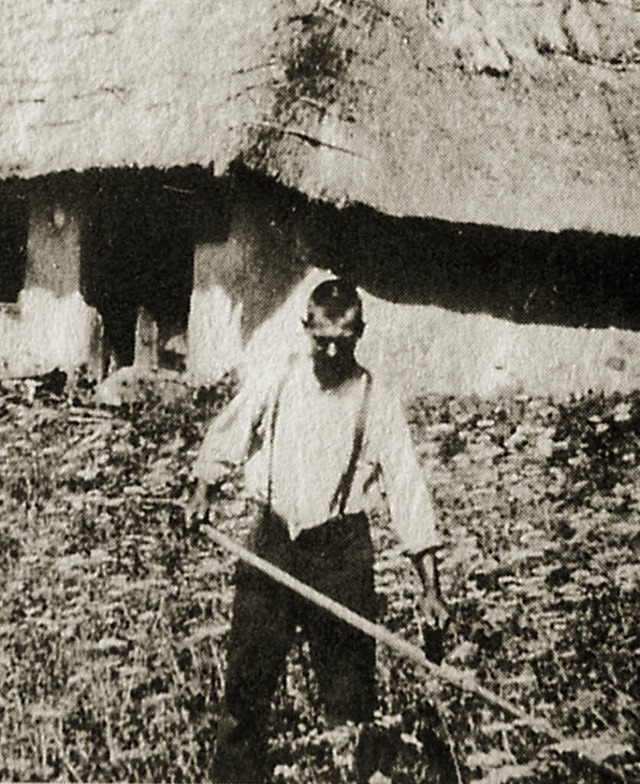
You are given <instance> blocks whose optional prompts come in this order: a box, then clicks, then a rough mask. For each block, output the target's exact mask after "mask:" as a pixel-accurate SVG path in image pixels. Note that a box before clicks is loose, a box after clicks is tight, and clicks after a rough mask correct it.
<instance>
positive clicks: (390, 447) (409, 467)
mask: <svg viewBox="0 0 640 784" xmlns="http://www.w3.org/2000/svg"><path fill="white" fill-rule="evenodd" d="M375 400H376V402H375V405H374V406H373V407H372V409H373V410H372V412H371V414H372V416H373V417H374V421H373V422H372V427H371V432H372V435H373V436H374V439H373V440H374V444H372V446H373V447H374V449H375V451H376V452H377V456H378V461H379V464H380V468H381V472H382V481H383V486H384V491H385V494H386V497H387V503H388V505H389V513H390V515H391V522H392V525H393V527H394V529H395V531H396V533H397V534H398V536H399V538H400V540H401V542H402V544H403V545H404V547H405V549H406V550H407V552H409V553H411V554H416V553H421V552H423V551H425V550H431V549H436V548H438V547H440V546H441V544H442V543H441V540H440V537H439V536H438V532H437V528H436V514H435V509H434V506H433V500H432V498H431V492H430V490H429V488H428V486H427V483H426V479H425V475H424V469H423V468H422V466H421V465H420V463H419V461H418V457H417V455H416V450H415V447H414V445H413V440H412V438H411V432H410V430H409V426H408V424H407V421H406V419H405V416H404V412H403V410H402V407H401V405H400V403H399V401H398V399H397V398H396V397H395V396H394V395H392V394H389V393H384V392H383V393H382V394H377V395H376V396H375Z"/></svg>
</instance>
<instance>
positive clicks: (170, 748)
mask: <svg viewBox="0 0 640 784" xmlns="http://www.w3.org/2000/svg"><path fill="white" fill-rule="evenodd" d="M58 381H59V380H58ZM56 387H57V388H56ZM141 392H142V402H140V403H137V404H129V405H125V406H121V407H120V408H117V409H106V408H101V407H99V406H97V405H96V404H95V403H94V402H93V397H92V391H91V389H90V388H89V387H88V386H86V385H83V384H82V383H77V382H76V383H73V384H68V385H67V387H66V389H62V387H61V384H59V383H56V379H55V377H54V378H53V379H49V380H48V383H47V384H44V385H42V384H39V383H37V382H19V383H18V382H13V383H9V382H6V383H4V385H3V387H2V389H1V391H0V433H1V437H0V444H1V446H0V455H1V457H2V471H1V472H0V509H1V515H0V591H1V594H0V595H1V596H2V602H1V603H0V779H2V780H7V779H10V780H23V781H27V780H31V781H33V780H42V781H44V780H64V781H74V780H76V781H80V780H82V781H89V780H94V781H98V780H99V781H114V780H127V781H143V780H144V781H149V780H154V781H201V780H203V779H206V777H207V772H208V766H209V764H210V761H211V750H212V744H213V742H214V738H215V728H216V716H217V713H218V705H219V700H220V695H221V688H222V682H223V672H224V657H225V653H224V643H225V638H226V635H227V632H228V628H229V611H230V601H231V597H232V592H233V586H232V584H231V575H232V567H233V562H232V558H230V557H228V556H227V555H225V554H224V553H222V552H220V551H219V550H218V549H216V548H215V547H213V546H212V545H211V544H210V543H209V541H208V540H207V538H206V536H205V535H203V534H202V533H197V532H189V531H185V528H184V525H183V521H182V518H181V515H180V512H179V509H177V508H176V507H175V506H174V505H172V501H175V500H176V499H180V498H182V497H184V495H185V492H186V488H187V485H188V482H189V468H190V463H191V461H192V459H193V456H194V454H195V450H196V449H197V445H198V443H199V441H200V439H201V437H202V433H203V429H204V427H205V425H206V421H207V419H208V417H210V416H211V415H212V413H213V412H214V411H215V409H216V408H217V407H218V406H219V405H222V404H223V403H224V401H225V400H226V399H227V398H228V396H229V394H230V386H229V385H222V386H221V387H220V388H219V389H217V390H214V391H213V392H212V393H210V394H209V395H202V394H201V395H200V396H199V397H198V399H196V400H194V399H193V396H192V395H191V393H189V392H188V391H187V390H185V391H184V393H183V394H178V395H177V396H176V395H175V394H173V397H174V399H173V400H169V401H167V400H165V401H164V402H163V401H161V400H159V399H158V398H157V396H156V393H155V391H154V390H153V389H152V388H151V387H149V388H146V389H142V390H141ZM174 392H175V390H174ZM407 413H408V417H409V420H410V422H411V426H412V429H413V433H414V436H415V441H416V446H417V449H418V450H419V453H420V456H421V459H422V460H423V461H424V466H425V471H426V472H427V473H428V475H429V477H430V481H431V483H432V487H433V489H434V495H435V499H436V503H437V507H438V511H439V516H440V520H441V529H442V533H443V537H444V539H445V545H446V546H445V548H444V560H443V564H442V572H443V583H444V590H445V593H446V595H447V597H448V599H449V602H450V606H451V611H452V625H451V628H450V630H449V632H448V635H447V640H446V649H447V652H448V655H447V661H448V662H449V664H450V665H451V666H453V667H455V668H457V669H458V670H461V671H463V672H465V673H466V674H467V675H469V676H473V677H474V678H475V679H477V680H478V681H479V682H480V683H482V684H483V685H484V686H486V687H488V688H489V689H491V690H492V691H494V692H496V693H498V694H500V695H501V696H503V697H505V698H508V699H509V700H511V701H512V702H514V703H515V704H516V705H517V706H519V707H520V708H521V709H523V710H525V711H527V712H528V713H531V714H534V715H535V716H538V717H542V718H546V719H548V720H549V721H550V722H551V723H552V724H553V725H554V727H555V728H557V729H558V730H560V731H561V732H562V733H563V734H564V735H565V736H566V737H567V739H568V740H567V741H566V742H564V743H558V742H552V741H549V740H548V739H547V738H545V737H544V736H540V735H538V734H536V733H535V732H534V731H533V730H531V729H529V728H527V727H526V726H525V725H524V724H523V723H522V722H521V721H519V720H514V719H511V718H509V717H508V716H506V715H504V714H502V713H501V712H500V711H499V710H497V709H495V708H491V707H490V706H488V705H487V704H485V703H483V702H482V700H480V699H479V698H477V697H474V696H471V695H468V694H466V693H465V692H463V691H460V690H459V689H457V688H454V687H452V686H448V685H447V684H445V683H442V682H440V681H437V680H433V679H430V678H427V677H425V675H424V674H423V673H421V672H420V670H419V669H417V668H416V667H414V666H413V665H411V664H409V663H406V662H403V661H402V660H400V659H399V658H398V657H397V655H396V654H394V653H392V652H391V651H388V650H384V649H383V648H382V647H379V656H378V660H379V661H378V663H379V666H378V675H379V695H380V705H379V711H378V717H377V720H376V726H375V727H374V728H373V729H372V730H371V731H370V732H371V756H372V758H373V757H375V759H376V762H377V763H378V765H379V767H380V768H381V770H382V774H383V776H382V777H381V776H380V774H377V776H378V780H379V781H389V780H391V781H393V782H396V783H397V784H400V783H401V782H402V783H403V784H410V783H412V782H423V781H425V782H426V781H428V782H430V783H432V784H433V782H438V781H440V782H449V781H453V782H455V781H465V782H484V784H509V782H521V783H524V784H543V782H544V784H553V782H558V783H559V782H565V781H571V782H600V781H606V780H608V779H607V774H606V773H605V772H603V771H602V770H601V769H598V768H596V767H594V766H593V765H592V764H590V763H587V762H585V761H584V759H583V758H582V757H581V756H580V752H581V751H587V752H588V753H589V755H590V756H591V757H595V758H597V759H599V760H601V761H602V762H603V763H605V764H607V765H609V766H610V767H613V768H617V769H618V770H621V771H623V773H624V775H625V776H626V778H627V780H628V781H629V782H631V781H634V780H637V779H638V778H639V777H640V736H639V734H638V727H639V726H640V721H639V718H640V717H639V709H638V698H639V697H640V683H639V681H638V672H639V668H638V656H639V654H640V628H639V621H638V615H639V614H638V605H639V602H640V559H639V555H638V542H639V538H640V526H639V524H638V522H639V518H638V509H639V503H640V490H639V489H638V487H639V485H638V478H639V472H640V451H639V446H640V396H636V395H631V396H626V397H622V396H618V397H607V398H604V397H601V396H598V395H592V396H588V397H585V398H582V399H579V400H568V401H555V402H553V401H548V400H541V399H534V400H532V399H529V398H527V397H524V396H520V397H518V398H513V397H512V398H509V399H504V400H491V401H487V400H480V399H470V398H467V399H461V398H442V397H438V398H435V397H429V396H425V397H422V398H418V399H416V400H414V401H413V402H412V404H411V405H410V406H409V407H408V410H407ZM237 484H238V483H237V482H231V483H229V486H228V487H226V488H225V492H226V496H225V498H224V499H223V500H221V501H220V502H219V504H218V511H219V516H220V522H219V524H220V525H221V526H222V527H223V528H224V530H225V531H227V532H232V533H233V534H234V535H235V536H241V534H242V531H243V530H244V529H245V528H246V527H247V525H249V524H250V520H251V516H250V514H249V512H250V510H249V508H248V506H247V504H246V503H245V502H244V501H243V500H242V497H241V494H240V493H239V492H238V488H237ZM374 535H375V540H376V547H377V551H378V566H377V572H376V579H377V587H378V592H379V594H380V597H381V612H382V621H383V622H384V624H385V625H386V626H387V627H388V628H389V629H391V630H392V631H394V632H397V633H398V634H400V635H402V636H403V637H405V638H406V639H409V640H412V641H414V642H419V632H418V617H417V614H416V610H415V596H416V591H417V583H416V578H415V577H414V575H413V574H412V572H411V567H410V565H409V564H408V563H407V561H406V559H405V558H404V557H403V555H402V553H401V551H400V547H399V545H398V543H397V542H396V541H395V539H394V538H393V535H392V533H391V532H390V530H389V528H388V527H387V525H386V523H385V520H384V519H383V517H382V516H381V517H380V518H379V519H376V520H375V521H374ZM354 737H355V729H354V728H349V727H347V728H342V729H338V730H332V731H329V730H327V729H326V728H325V727H324V725H323V722H322V717H321V712H320V706H319V705H318V704H317V699H316V696H315V687H314V680H313V673H312V672H311V671H310V669H309V667H308V665H307V654H306V650H305V646H304V645H298V646H296V647H295V648H294V650H293V651H292V654H291V657H290V661H289V667H288V672H287V677H286V682H285V683H283V684H282V686H281V687H280V689H279V691H278V694H277V697H276V700H275V705H274V711H273V722H272V727H271V755H272V761H273V763H274V766H275V770H276V774H275V775H276V777H277V779H278V780H279V781H291V782H318V783H319V782H327V781H332V782H350V781H354V773H353V758H352V751H353V744H354Z"/></svg>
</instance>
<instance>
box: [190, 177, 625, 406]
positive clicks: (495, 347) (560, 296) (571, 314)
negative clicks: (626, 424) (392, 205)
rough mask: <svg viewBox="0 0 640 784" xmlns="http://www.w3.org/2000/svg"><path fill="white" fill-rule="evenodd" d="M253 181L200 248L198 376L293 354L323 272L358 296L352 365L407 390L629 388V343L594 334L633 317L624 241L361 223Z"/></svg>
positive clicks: (195, 299) (612, 334) (194, 331)
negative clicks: (224, 226) (356, 356)
mask: <svg viewBox="0 0 640 784" xmlns="http://www.w3.org/2000/svg"><path fill="white" fill-rule="evenodd" d="M263 188H264V189H263V190H262V191H260V188H258V189H257V190H255V189H254V186H253V185H252V184H251V183H247V182H244V183H241V185H240V186H239V188H238V191H237V192H236V194H235V198H234V199H233V203H232V207H231V221H230V228H229V234H228V237H226V238H225V239H223V240H221V241H219V242H216V243H199V244H198V245H197V246H196V269H195V289H194V292H193V296H192V302H191V305H192V312H191V320H190V341H189V343H190V345H189V352H190V353H189V360H190V361H189V369H190V371H191V373H192V376H193V378H194V379H195V380H196V381H202V380H213V378H215V377H216V376H217V375H219V374H220V372H222V371H224V370H225V369H228V368H229V367H231V366H232V365H235V364H237V363H240V364H241V365H242V367H243V369H244V373H245V374H246V375H247V377H248V378H249V379H251V378H252V377H253V376H254V374H256V375H261V374H263V373H265V372H267V371H268V368H269V367H271V366H273V365H274V364H275V365H279V364H280V363H281V362H282V361H283V360H284V359H285V358H286V356H287V355H288V354H289V353H290V352H291V351H292V350H295V349H296V348H300V347H304V346H305V342H304V334H303V331H302V329H301V327H300V318H301V316H302V315H303V314H304V307H305V302H306V298H307V296H308V294H309V292H310V291H311V289H312V288H313V286H314V285H315V284H316V283H317V282H319V281H320V280H322V279H323V278H324V277H326V276H327V275H330V274H331V272H330V270H331V269H333V270H335V271H336V272H338V273H340V274H345V275H347V276H349V277H350V278H351V279H352V280H354V282H356V283H357V284H358V285H359V286H360V287H361V290H362V291H363V297H364V300H365V308H366V314H365V315H366V318H367V322H368V325H367V329H366V331H365V335H364V337H363V340H362V343H361V346H360V357H361V359H362V361H363V362H364V363H365V364H367V365H368V366H370V367H371V369H372V370H374V371H376V372H378V373H380V374H383V375H385V376H386V377H388V379H389V381H390V383H392V384H395V385H397V386H398V387H399V389H400V391H401V393H402V394H403V395H405V396H410V395H413V394H417V393H420V392H424V391H435V392H440V393H446V394H457V393H462V394H467V393H477V394H481V395H488V396H490V395H494V394H498V393H501V392H526V393H533V394H554V395H565V394H568V393H570V392H583V391H587V390H589V389H598V390H599V389H602V390H607V391H612V390H616V389H620V390H628V389H632V388H636V387H638V386H639V385H640V334H638V333H637V332H635V331H633V330H632V329H624V328H620V327H619V326H602V327H596V326H592V325H594V324H598V325H599V324H603V325H606V324H612V323H613V324H620V325H622V326H625V327H626V326H627V324H629V323H633V319H634V318H635V316H634V312H633V309H632V307H631V300H632V299H633V286H631V287H630V288H629V287H627V288H626V289H625V287H624V285H623V283H624V279H625V278H624V275H625V274H627V273H629V274H630V277H629V281H630V284H631V283H633V281H634V280H635V279H634V278H633V274H632V273H633V270H629V262H630V260H631V258H630V253H629V250H628V248H632V246H631V245H630V244H629V242H630V241H622V240H620V241H618V240H616V239H615V238H610V239H609V240H607V238H603V237H601V236H600V237H598V236H595V237H589V236H587V235H585V236H582V235H580V236H577V235H576V236H568V237H561V236H559V235H545V236H539V235H526V234H522V235H518V236H515V235H514V236H512V235H511V234H505V235H502V234H499V233H498V234H495V233H491V232H489V233H487V232H484V230H483V229H482V227H455V226H452V227H443V226H437V227H435V228H434V227H433V226H430V225H429V224H428V223H427V224H425V223H424V222H412V223H411V225H410V226H407V225H406V224H405V223H398V222H397V221H389V222H386V221H385V220H384V219H382V220H381V221H373V223H372V219H371V216H370V215H365V217H364V218H362V216H360V213H358V214H356V216H355V217H354V216H353V215H352V216H351V217H349V216H348V215H347V216H346V218H345V213H344V212H343V213H341V212H338V211H333V210H332V209H331V210H329V212H328V213H327V212H324V208H316V207H314V206H313V205H311V206H310V207H308V208H306V207H305V206H304V205H302V204H301V203H300V202H297V201H296V200H295V199H292V198H291V197H288V196H287V195H286V193H285V192H281V191H280V190H279V189H268V188H267V187H266V186H263ZM318 209H320V212H321V213H322V214H321V215H320V216H318V215H317V210H318ZM359 216H360V217H359ZM625 242H626V243H627V244H626V245H625V244H624V243H625ZM625 254H627V255H625ZM627 300H628V301H627ZM474 306H475V308H477V310H479V311H485V312H461V311H473V310H474ZM509 316H511V317H509ZM527 318H528V319H530V321H531V323H518V321H524V320H525V319H527ZM541 322H548V323H541ZM582 325H585V326H582ZM634 326H635V324H634Z"/></svg>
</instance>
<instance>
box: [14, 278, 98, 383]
mask: <svg viewBox="0 0 640 784" xmlns="http://www.w3.org/2000/svg"><path fill="white" fill-rule="evenodd" d="M98 325H99V316H98V314H97V312H96V311H95V310H94V309H93V308H91V307H90V306H89V305H87V304H86V302H85V301H84V299H83V298H82V295H81V294H80V293H79V292H77V291H76V292H72V293H70V294H67V295H64V296H61V297H58V296H56V295H55V294H53V293H52V292H51V291H48V290H47V289H43V288H39V287H34V288H28V289H24V290H23V291H22V292H21V294H20V298H19V300H18V305H17V307H16V308H14V309H13V311H12V312H2V311H0V373H2V375H4V376H28V375H36V374H38V373H46V372H48V371H50V370H53V369H54V368H56V367H58V368H61V369H62V370H65V371H70V370H72V369H74V368H76V367H78V366H79V365H80V364H82V363H83V362H89V361H90V358H91V336H92V334H93V333H94V331H95V330H96V329H97V328H98Z"/></svg>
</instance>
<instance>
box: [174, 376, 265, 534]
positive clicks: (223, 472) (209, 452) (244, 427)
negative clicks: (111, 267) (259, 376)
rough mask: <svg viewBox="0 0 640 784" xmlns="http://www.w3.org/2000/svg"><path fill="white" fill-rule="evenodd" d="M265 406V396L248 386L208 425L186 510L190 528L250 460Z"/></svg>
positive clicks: (196, 461) (196, 462)
mask: <svg viewBox="0 0 640 784" xmlns="http://www.w3.org/2000/svg"><path fill="white" fill-rule="evenodd" d="M265 406H266V395H261V394H259V393H257V392H256V390H255V388H248V387H247V386H246V385H245V387H243V389H241V390H240V392H239V393H238V395H237V396H236V397H235V398H234V399H233V400H232V401H231V403H230V404H229V405H228V406H227V407H226V408H225V409H223V411H222V412H221V413H220V414H219V415H218V416H216V417H215V418H214V419H213V421H212V422H211V424H210V425H209V428H208V430H207V433H206V435H205V438H204V440H203V442H202V445H201V447H200V450H199V452H198V456H197V458H196V460H195V463H194V466H193V475H194V476H195V478H196V479H197V483H196V487H195V490H194V493H193V495H192V497H191V498H190V500H189V501H188V503H187V504H186V507H185V516H186V518H187V523H188V524H189V523H191V522H192V521H193V520H194V519H195V520H198V519H202V518H204V517H205V516H206V515H207V513H208V511H209V504H210V496H211V490H212V488H215V487H219V486H220V485H221V484H222V483H223V482H224V481H225V479H226V478H227V477H228V476H229V474H230V473H231V472H232V471H233V470H234V468H235V467H236V466H238V465H240V464H241V463H242V462H243V461H244V460H245V459H246V458H247V456H248V453H249V449H250V447H251V444H252V440H253V438H254V436H255V435H256V431H257V429H259V427H260V425H261V422H262V418H263V416H264V411H265Z"/></svg>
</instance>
